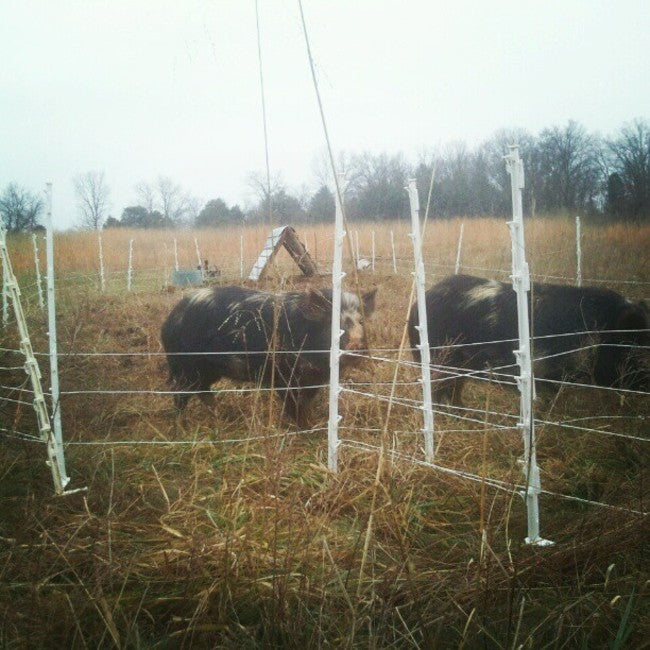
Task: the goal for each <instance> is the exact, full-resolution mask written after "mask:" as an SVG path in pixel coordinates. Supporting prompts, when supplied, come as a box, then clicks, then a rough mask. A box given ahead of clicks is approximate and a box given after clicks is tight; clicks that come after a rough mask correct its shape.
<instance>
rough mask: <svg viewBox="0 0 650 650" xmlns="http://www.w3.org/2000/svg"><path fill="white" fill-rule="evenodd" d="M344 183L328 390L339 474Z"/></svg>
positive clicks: (332, 459)
mask: <svg viewBox="0 0 650 650" xmlns="http://www.w3.org/2000/svg"><path fill="white" fill-rule="evenodd" d="M345 185H346V183H345V179H344V176H343V174H339V182H338V184H337V191H336V196H335V199H336V213H335V216H334V256H333V261H332V335H331V340H330V388H329V419H328V421H327V467H328V468H329V470H330V471H331V472H337V471H338V448H339V422H340V420H341V416H340V415H339V394H340V392H341V386H340V383H339V360H340V358H341V335H342V334H343V330H342V329H341V284H342V282H343V278H344V277H345V273H344V272H343V240H344V239H345V231H344V230H343V204H342V201H343V194H344V192H345Z"/></svg>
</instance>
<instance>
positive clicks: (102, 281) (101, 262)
mask: <svg viewBox="0 0 650 650" xmlns="http://www.w3.org/2000/svg"><path fill="white" fill-rule="evenodd" d="M97 249H98V252H99V286H100V288H101V290H102V291H105V290H106V279H105V277H104V247H103V246H102V229H101V226H100V228H99V230H98V231H97ZM48 272H49V270H48Z"/></svg>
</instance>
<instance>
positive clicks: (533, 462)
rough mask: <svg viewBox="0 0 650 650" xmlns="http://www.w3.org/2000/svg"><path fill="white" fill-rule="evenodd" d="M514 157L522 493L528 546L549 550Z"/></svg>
mask: <svg viewBox="0 0 650 650" xmlns="http://www.w3.org/2000/svg"><path fill="white" fill-rule="evenodd" d="M509 148H510V153H509V154H508V155H507V156H505V160H506V166H507V169H508V173H509V174H510V182H511V186H512V221H509V222H508V227H509V229H510V237H511V243H512V287H513V289H514V290H515V293H516V295H517V324H518V330H519V348H518V349H517V350H515V358H516V359H517V364H518V365H519V376H518V377H517V386H518V387H519V395H520V400H519V422H518V427H519V429H520V430H521V434H522V437H523V442H524V458H523V459H522V460H521V463H522V469H523V473H524V477H525V480H526V489H525V491H524V492H523V493H522V496H523V497H524V499H525V501H526V510H527V513H528V536H527V537H526V543H527V544H535V545H538V546H547V545H548V544H552V542H550V541H549V540H546V539H543V538H542V537H540V534H539V503H538V496H539V492H540V490H541V481H540V476H539V468H538V466H537V450H536V445H535V420H534V418H533V397H534V384H533V368H532V359H531V352H530V323H529V315H528V292H529V291H530V271H529V269H528V263H527V262H526V248H525V245H526V244H525V238H524V221H523V209H522V190H523V188H524V167H523V163H522V161H521V158H520V157H519V147H518V145H511V146H510V147H509Z"/></svg>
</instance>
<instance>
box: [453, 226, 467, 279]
mask: <svg viewBox="0 0 650 650" xmlns="http://www.w3.org/2000/svg"><path fill="white" fill-rule="evenodd" d="M464 229H465V223H464V222H463V223H461V224H460V234H459V235H458V250H457V251H456V270H455V271H454V273H455V274H456V275H458V273H459V272H460V252H461V251H462V249H463V230H464Z"/></svg>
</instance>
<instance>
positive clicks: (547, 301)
mask: <svg viewBox="0 0 650 650" xmlns="http://www.w3.org/2000/svg"><path fill="white" fill-rule="evenodd" d="M531 296H532V305H531V304H530V301H531V298H530V297H531ZM426 306H427V321H428V329H429V345H430V346H431V347H432V348H437V349H432V350H431V359H432V364H434V365H445V366H450V367H451V368H458V369H459V372H463V371H464V370H465V371H466V370H474V371H489V369H494V375H495V377H497V378H498V376H499V375H498V373H505V374H509V375H513V374H517V373H518V367H517V366H516V365H515V357H514V354H513V350H514V349H515V348H516V347H517V346H518V344H517V338H518V332H517V302H516V294H515V291H514V290H513V288H512V286H511V285H509V284H506V283H503V282H497V281H495V280H486V279H485V278H477V277H473V276H469V275H452V276H450V277H448V278H445V279H444V280H442V281H441V282H440V283H438V284H436V285H435V286H433V287H432V288H431V289H429V290H428V291H427V293H426ZM529 309H530V312H529V313H530V314H531V317H530V321H531V323H532V327H531V335H532V336H533V337H534V341H533V359H534V366H533V371H534V375H535V377H536V378H538V379H551V380H571V381H577V382H581V383H589V384H597V385H599V386H613V387H618V388H632V389H644V388H645V387H646V386H647V385H648V378H649V374H648V369H647V366H644V359H643V353H642V351H641V350H639V349H637V350H634V349H633V348H630V347H629V346H630V345H631V346H639V345H647V343H648V339H649V338H650V336H649V335H648V332H647V331H645V332H643V331H641V332H639V331H629V332H628V331H623V332H615V331H613V332H611V333H610V332H608V331H607V330H647V329H648V320H649V317H648V307H647V305H646V304H645V303H644V302H638V303H633V302H631V301H629V300H627V299H625V298H624V297H623V296H621V295H620V294H618V293H616V292H615V291H611V290H609V289H602V288H594V287H582V288H581V287H571V286H564V285H557V284H535V285H534V286H533V288H532V291H531V292H530V293H529ZM417 324H418V314H417V307H416V305H413V307H412V308H411V316H410V319H409V338H410V341H411V347H412V348H413V349H414V352H413V355H414V357H415V359H416V361H420V353H419V350H417V349H416V348H415V346H416V345H417V344H418V343H419V333H418V331H417V330H416V329H415V326H416V325H417ZM581 332H592V333H591V334H584V333H582V334H581ZM567 334H568V336H566V335H567ZM558 335H564V336H558ZM491 341H499V342H491ZM482 342H485V344H484V345H468V346H464V345H463V344H468V343H469V344H473V343H482ZM454 345H459V347H453V346H454ZM617 345H618V346H622V347H616V346H617ZM441 346H450V347H447V348H442V349H441ZM626 346H627V347H626ZM571 350H575V351H574V352H571ZM553 355H555V356H553ZM502 366H507V367H505V368H503V367H502ZM454 374H455V373H454V371H453V370H451V369H450V370H449V371H440V372H439V373H437V375H438V376H436V377H435V378H434V379H435V381H434V384H433V385H434V389H433V393H434V399H437V398H438V399H442V400H445V401H451V402H452V403H460V396H461V391H462V387H463V383H464V381H465V378H464V377H462V376H461V377H454ZM480 374H481V375H482V376H486V374H489V373H486V372H481V373H480ZM444 377H449V378H448V379H444Z"/></svg>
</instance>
